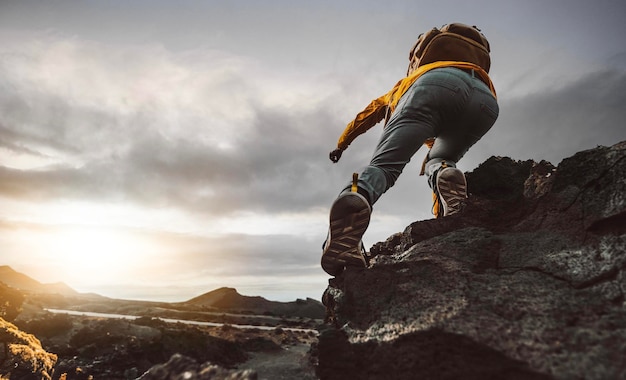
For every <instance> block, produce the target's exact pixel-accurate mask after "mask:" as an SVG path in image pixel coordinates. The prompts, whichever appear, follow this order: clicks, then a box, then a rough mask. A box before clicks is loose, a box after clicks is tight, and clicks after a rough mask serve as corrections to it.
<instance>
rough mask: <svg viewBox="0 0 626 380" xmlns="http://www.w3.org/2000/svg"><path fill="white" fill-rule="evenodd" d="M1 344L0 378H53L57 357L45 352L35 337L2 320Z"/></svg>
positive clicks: (0, 330) (0, 322)
mask: <svg viewBox="0 0 626 380" xmlns="http://www.w3.org/2000/svg"><path fill="white" fill-rule="evenodd" d="M0 344H1V346H0V378H2V379H33V380H35V379H36V380H39V379H41V380H49V379H51V378H52V373H53V368H54V365H55V363H56V361H57V356H56V355H55V354H51V353H49V352H47V351H46V350H44V349H43V348H42V347H41V343H40V341H39V339H37V338H35V336H34V335H31V334H27V333H25V332H23V331H20V330H19V329H18V328H17V327H16V326H15V325H14V324H12V323H9V322H7V321H5V320H4V319H2V318H0Z"/></svg>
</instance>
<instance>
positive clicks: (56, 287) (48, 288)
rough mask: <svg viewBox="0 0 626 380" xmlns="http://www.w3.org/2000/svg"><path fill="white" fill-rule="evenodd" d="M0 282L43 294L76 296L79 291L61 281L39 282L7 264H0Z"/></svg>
mask: <svg viewBox="0 0 626 380" xmlns="http://www.w3.org/2000/svg"><path fill="white" fill-rule="evenodd" d="M0 282H3V283H5V284H6V285H9V286H10V287H12V288H16V289H19V290H22V291H28V292H33V293H45V294H61V295H64V296H76V295H78V294H79V293H78V292H77V291H75V290H74V289H72V288H70V287H69V286H68V285H67V284H65V283H63V282H56V283H53V284H42V283H41V282H39V281H37V280H34V279H32V278H31V277H28V276H27V275H25V274H23V273H20V272H17V271H15V270H14V269H13V268H11V267H10V266H8V265H2V266H0Z"/></svg>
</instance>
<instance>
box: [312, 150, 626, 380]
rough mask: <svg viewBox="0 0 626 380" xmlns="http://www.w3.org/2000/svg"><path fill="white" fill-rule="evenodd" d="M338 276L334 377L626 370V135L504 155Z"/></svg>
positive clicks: (328, 374) (332, 302) (328, 359)
mask: <svg viewBox="0 0 626 380" xmlns="http://www.w3.org/2000/svg"><path fill="white" fill-rule="evenodd" d="M467 180H468V192H469V193H470V196H469V198H468V200H467V203H466V205H465V208H464V210H463V212H461V213H459V214H456V215H452V216H449V217H446V218H442V219H432V220H425V221H419V222H415V223H413V224H411V225H410V226H408V227H407V228H406V230H405V231H404V232H402V233H399V234H396V235H394V236H392V237H390V238H389V239H388V240H387V241H386V242H382V243H378V244H376V245H374V246H373V247H372V248H371V250H370V255H371V256H372V257H371V260H370V261H371V267H370V268H368V269H355V268H348V269H347V270H346V271H344V273H342V274H341V275H340V276H338V277H336V278H333V279H331V280H330V281H329V286H328V288H327V290H326V292H325V293H324V297H323V301H324V304H325V305H326V308H327V321H328V324H329V327H328V328H326V329H325V330H323V331H321V334H320V337H319V345H318V347H317V356H318V361H319V366H318V371H317V372H318V373H317V374H318V376H319V377H320V378H321V379H346V378H358V379H382V378H384V379H416V378H421V379H587V380H591V379H626V359H625V358H626V302H625V297H624V295H625V294H626V142H622V143H619V144H616V145H614V146H612V147H597V148H595V149H590V150H587V151H583V152H579V153H577V154H576V155H574V156H572V157H569V158H566V159H564V160H563V161H562V162H561V163H560V164H559V165H558V167H556V168H555V167H554V166H552V165H551V164H550V163H548V162H539V163H537V162H533V161H514V160H512V159H510V158H501V157H492V158H490V159H489V160H487V161H486V162H484V163H483V164H482V165H480V166H479V167H478V168H476V169H475V170H474V171H473V172H471V173H467Z"/></svg>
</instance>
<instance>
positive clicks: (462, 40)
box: [407, 23, 491, 75]
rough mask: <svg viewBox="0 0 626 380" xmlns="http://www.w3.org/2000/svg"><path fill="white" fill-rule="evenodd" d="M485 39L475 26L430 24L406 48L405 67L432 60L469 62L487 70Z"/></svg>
mask: <svg viewBox="0 0 626 380" xmlns="http://www.w3.org/2000/svg"><path fill="white" fill-rule="evenodd" d="M489 52H490V49H489V41H487V38H486V37H485V36H484V35H483V34H482V33H481V32H480V29H478V28H477V27H475V26H469V25H465V24H461V23H452V24H447V25H444V26H443V27H442V28H441V29H438V28H432V29H431V30H429V31H428V32H426V33H423V34H421V35H420V36H419V38H418V39H417V42H416V43H415V45H414V46H413V48H412V49H411V51H410V52H409V61H410V63H409V70H408V72H407V75H408V74H410V73H412V72H413V71H414V70H415V69H416V68H418V67H419V66H423V65H425V64H428V63H433V62H436V61H461V62H470V63H474V64H476V65H478V66H480V67H482V68H483V69H484V70H485V71H486V72H489V68H490V66H491V59H490V58H489Z"/></svg>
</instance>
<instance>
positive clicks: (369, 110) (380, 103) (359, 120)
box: [337, 94, 389, 150]
mask: <svg viewBox="0 0 626 380" xmlns="http://www.w3.org/2000/svg"><path fill="white" fill-rule="evenodd" d="M388 103H389V94H385V95H383V96H381V97H380V98H377V99H374V100H372V102H371V103H370V104H368V106H367V107H365V109H364V110H363V111H361V112H359V113H358V114H357V115H356V118H354V120H352V121H351V122H350V123H348V125H347V126H346V129H345V130H344V131H343V133H342V134H341V136H340V137H339V141H337V149H340V150H346V149H347V148H348V146H349V145H350V143H352V141H354V139H355V138H357V136H359V135H360V134H363V133H365V132H366V131H367V130H368V129H370V128H372V127H373V126H374V125H376V124H378V122H380V121H381V120H382V119H384V118H385V114H386V113H387V104H388Z"/></svg>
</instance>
